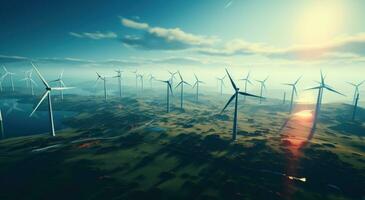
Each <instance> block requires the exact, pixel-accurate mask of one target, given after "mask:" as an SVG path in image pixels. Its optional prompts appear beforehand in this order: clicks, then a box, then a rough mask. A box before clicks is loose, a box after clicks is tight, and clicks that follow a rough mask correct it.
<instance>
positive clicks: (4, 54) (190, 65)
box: [0, 0, 365, 96]
mask: <svg viewBox="0 0 365 200" xmlns="http://www.w3.org/2000/svg"><path fill="white" fill-rule="evenodd" d="M0 5H1V6H0V24H1V28H0V44H1V45H0V63H2V64H5V65H6V66H8V67H9V68H12V67H13V68H16V67H19V66H24V65H27V66H28V67H29V61H30V60H32V61H35V62H37V63H39V64H40V65H42V66H44V67H48V68H52V67H54V68H56V67H58V68H60V66H61V67H69V66H71V68H73V69H77V68H82V69H84V68H85V67H86V68H87V67H89V66H92V67H96V68H97V67H104V68H107V67H111V68H112V67H114V68H115V66H117V67H119V68H127V67H134V68H139V69H140V68H141V69H144V70H146V71H148V70H149V71H154V72H156V73H158V74H161V75H160V76H165V73H163V72H166V70H167V69H179V70H181V71H182V72H184V73H185V74H186V75H187V76H189V77H192V74H193V73H200V74H202V77H203V79H204V78H205V79H208V78H211V77H216V76H220V75H222V73H224V71H223V69H224V68H228V69H230V70H231V71H232V72H233V74H235V76H236V78H237V79H238V78H239V77H241V76H243V75H244V74H245V73H247V72H248V71H251V72H252V74H253V76H254V78H255V79H263V78H265V77H266V76H268V75H269V76H270V81H272V84H273V85H274V86H273V87H275V88H279V87H281V86H280V83H281V82H283V81H285V82H289V81H294V80H295V79H296V78H297V77H299V76H300V75H303V76H304V78H303V82H304V83H303V85H308V86H309V85H313V84H314V82H313V80H314V79H317V80H318V78H319V70H320V69H322V70H323V71H324V72H325V73H326V74H327V75H328V77H330V78H331V79H328V80H329V81H330V83H331V84H332V85H333V86H335V87H338V88H340V89H343V90H345V91H351V87H350V86H348V85H346V84H345V81H353V82H359V81H361V80H362V79H363V78H365V77H364V76H363V74H364V72H365V68H364V67H363V66H364V64H365V21H364V20H363V19H365V12H363V11H364V10H365V2H364V1H360V0H322V1H318V0H298V1H292V0H277V1H264V0H199V1H198V0H172V1H171V0H124V1H117V0H110V1H101V0H93V1H86V0H80V1H70V0H64V1H49V0H48V1H47V0H34V1H20V0H2V1H1V3H0ZM26 63H28V64H26ZM14 70H16V69H14ZM162 71H163V72H162ZM349 96H351V95H349Z"/></svg>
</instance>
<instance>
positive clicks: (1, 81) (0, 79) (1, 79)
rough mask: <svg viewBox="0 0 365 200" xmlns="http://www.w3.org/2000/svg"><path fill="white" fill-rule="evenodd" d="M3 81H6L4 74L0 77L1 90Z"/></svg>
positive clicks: (0, 90) (0, 89)
mask: <svg viewBox="0 0 365 200" xmlns="http://www.w3.org/2000/svg"><path fill="white" fill-rule="evenodd" d="M3 81H4V76H1V77H0V92H2V91H3Z"/></svg>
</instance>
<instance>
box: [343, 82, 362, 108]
mask: <svg viewBox="0 0 365 200" xmlns="http://www.w3.org/2000/svg"><path fill="white" fill-rule="evenodd" d="M364 82H365V80H364V81H361V82H360V83H358V84H355V83H351V82H347V83H348V84H350V85H352V86H354V87H355V91H354V97H353V99H352V104H355V100H356V96H357V94H359V93H360V90H359V87H360V86H361V85H362V84H363V83H364Z"/></svg>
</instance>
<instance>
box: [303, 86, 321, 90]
mask: <svg viewBox="0 0 365 200" xmlns="http://www.w3.org/2000/svg"><path fill="white" fill-rule="evenodd" d="M320 88H322V87H321V86H317V87H312V88H308V89H305V90H317V89H320Z"/></svg>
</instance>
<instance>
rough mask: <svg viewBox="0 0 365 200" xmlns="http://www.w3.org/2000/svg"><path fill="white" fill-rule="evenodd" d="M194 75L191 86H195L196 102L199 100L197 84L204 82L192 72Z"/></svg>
mask: <svg viewBox="0 0 365 200" xmlns="http://www.w3.org/2000/svg"><path fill="white" fill-rule="evenodd" d="M194 76H195V83H194V85H193V88H194V87H196V97H195V98H196V102H198V101H199V85H200V83H204V82H203V81H200V80H199V79H198V77H197V76H196V75H195V74H194Z"/></svg>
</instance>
